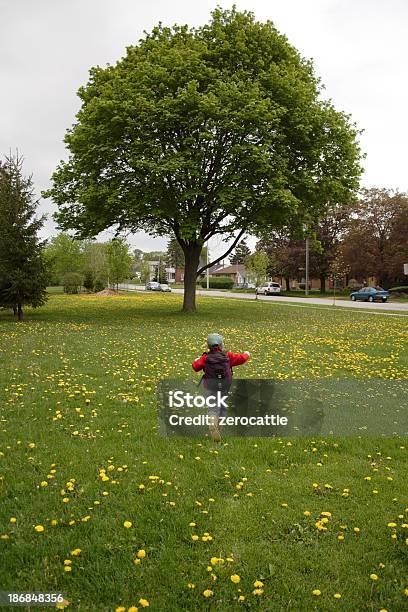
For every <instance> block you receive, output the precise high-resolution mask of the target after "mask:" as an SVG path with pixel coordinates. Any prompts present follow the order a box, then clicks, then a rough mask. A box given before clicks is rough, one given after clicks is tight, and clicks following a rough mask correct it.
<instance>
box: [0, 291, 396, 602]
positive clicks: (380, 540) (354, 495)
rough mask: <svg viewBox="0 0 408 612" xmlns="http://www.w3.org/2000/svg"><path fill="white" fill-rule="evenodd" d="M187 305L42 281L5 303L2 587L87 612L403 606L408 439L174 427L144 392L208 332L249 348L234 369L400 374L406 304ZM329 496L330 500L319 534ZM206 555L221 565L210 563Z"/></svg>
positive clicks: (0, 375) (1, 343) (150, 392)
mask: <svg viewBox="0 0 408 612" xmlns="http://www.w3.org/2000/svg"><path fill="white" fill-rule="evenodd" d="M198 303H199V312H198V314H197V315H195V316H183V315H182V314H181V313H180V312H179V308H180V304H181V296H176V295H161V294H155V293H150V292H146V294H144V293H140V294H135V295H121V296H118V297H113V298H98V297H96V296H88V295H80V296H66V295H51V296H50V300H49V302H48V304H47V305H46V306H45V307H44V308H41V309H38V310H35V311H33V310H27V313H26V315H27V316H26V321H25V322H24V323H22V324H18V323H17V324H16V323H15V322H14V321H13V320H12V316H11V314H10V313H9V312H6V311H4V312H0V362H1V371H0V402H1V407H2V408H1V422H0V495H1V504H0V534H1V536H2V537H1V539H0V590H7V589H9V590H13V591H35V590H41V591H56V590H60V591H63V592H66V593H67V594H68V598H69V601H71V602H72V603H71V604H70V606H69V608H68V610H70V609H73V610H86V611H88V610H89V611H98V612H99V611H102V612H104V611H111V610H115V609H116V608H117V607H118V606H124V607H125V609H126V610H127V609H128V607H130V606H131V605H135V606H138V607H139V609H140V604H138V601H139V599H140V598H144V599H146V600H148V601H149V603H150V609H152V610H160V611H164V610H166V611H167V610H169V611H172V612H173V611H178V610H189V611H190V610H191V611H195V610H220V611H229V610H238V609H240V608H243V609H245V610H247V609H256V610H264V611H271V610H273V611H281V610H282V611H284V610H285V611H286V610H293V611H296V612H299V611H309V610H310V611H314V610H317V611H321V612H323V611H324V612H326V611H331V610H347V611H350V612H356V611H362V610H367V611H379V610H381V609H382V608H384V609H387V610H388V611H389V612H396V611H399V610H402V609H404V606H406V604H407V602H408V597H407V596H406V595H404V589H405V588H407V587H408V580H407V551H408V546H406V545H405V538H407V537H408V533H407V532H408V530H407V529H406V528H404V527H401V525H402V524H406V523H407V522H408V514H407V506H408V500H407V497H406V494H407V490H408V486H407V484H408V475H407V448H408V446H407V442H406V440H404V439H360V440H351V439H337V440H333V439H319V438H316V439H314V440H310V439H302V438H298V439H287V438H282V439H276V438H275V439H251V438H247V439H231V438H230V439H228V442H225V441H224V442H222V443H221V444H218V445H216V444H214V443H212V442H211V440H209V439H207V438H205V439H202V440H197V439H178V440H175V439H171V440H169V439H165V438H160V437H159V436H158V434H157V420H156V411H155V394H154V389H155V383H156V381H157V380H159V379H160V378H162V377H188V378H191V377H192V370H191V365H190V364H191V361H192V360H193V359H194V358H195V357H196V356H197V355H200V354H201V353H202V352H203V350H204V349H205V337H206V335H207V333H208V332H209V331H214V330H217V331H220V332H221V333H222V334H223V335H224V336H225V338H226V343H227V348H228V349H231V350H235V351H243V350H250V351H251V360H250V361H249V362H248V364H246V365H245V366H243V367H241V368H237V369H236V375H237V376H241V377H242V376H245V377H255V378H265V377H276V378H279V379H291V378H301V377H304V378H307V377H320V376H329V377H335V376H346V377H351V378H361V379H364V380H366V379H367V378H369V377H374V378H384V379H391V378H405V379H406V378H407V373H408V354H407V341H408V337H407V325H406V320H405V319H404V318H403V317H387V316H382V315H378V316H376V317H373V316H370V315H369V314H366V313H364V312H359V313H358V316H357V315H356V313H354V312H349V311H348V310H346V311H345V310H330V309H323V308H322V309H312V308H306V307H299V308H297V307H293V306H292V307H288V306H285V305H282V304H281V305H278V304H276V303H269V302H268V303H265V302H257V303H255V302H252V301H251V302H250V303H246V302H245V301H242V302H241V301H234V300H221V299H220V300H215V299H210V298H204V297H202V298H199V299H198ZM193 376H194V375H193ZM58 415H60V417H59V416H58ZM33 444H34V445H35V446H34V447H30V445H31V446H32V445H33ZM53 464H55V466H53ZM52 466H53V467H52ZM109 466H112V467H111V468H110V467H109ZM101 469H102V470H103V469H104V470H106V472H105V473H106V474H107V475H108V476H109V480H106V481H103V480H102V479H101V474H102V475H103V473H104V472H103V471H102V472H101V471H100V470H101ZM52 470H55V472H53V471H52ZM151 476H153V477H158V478H153V479H152V478H149V477H151ZM365 477H371V480H366V479H365ZM70 479H75V481H74V482H73V485H74V486H73V490H72V491H69V490H68V489H69V487H68V488H67V483H68V482H69V480H70ZM41 482H47V483H48V486H46V487H42V486H41ZM141 484H142V485H144V487H145V488H144V489H139V485H141ZM315 484H317V485H318V486H317V487H316V486H314V485H315ZM237 485H238V487H237ZM326 485H330V487H331V488H330V487H329V486H326ZM344 489H348V490H349V493H348V494H347V491H346V492H344ZM61 491H65V493H61ZM373 491H377V493H374V492H373ZM104 492H105V493H107V494H108V495H104ZM249 494H251V495H249ZM64 498H67V499H68V500H69V501H68V503H64V502H63V499H64ZM96 502H99V503H96ZM286 504H287V505H286ZM305 511H308V512H310V516H305V515H304V512H305ZM323 511H326V512H330V513H331V515H332V516H331V518H329V521H328V523H327V531H321V532H319V531H318V529H317V528H316V527H315V523H316V521H317V519H318V518H319V516H320V513H321V512H323ZM404 516H405V518H402V517H404ZM12 517H14V518H16V522H15V523H10V518H12ZM87 517H89V518H87ZM84 519H86V520H84ZM52 520H54V521H57V524H56V525H54V526H53V525H52V523H51V521H52ZM126 520H129V521H131V522H132V527H131V528H130V529H125V528H124V526H123V523H124V521H126ZM72 521H74V522H73V523H72ZM70 522H71V523H72V524H70ZM192 522H193V523H195V526H194V527H193V526H189V523H192ZM389 522H395V523H396V524H397V527H396V528H395V529H394V528H392V527H387V524H388V523H389ZM36 525H43V526H44V532H43V533H36V531H35V530H34V527H35V526H36ZM355 527H356V528H359V529H360V532H358V533H356V532H354V530H353V529H354V528H355ZM342 532H344V533H345V539H344V541H340V540H338V535H339V534H340V533H342ZM205 533H208V534H210V537H211V538H212V539H211V540H208V539H207V540H206V541H203V540H202V536H203V535H204V534H205ZM394 533H395V535H396V536H397V537H396V539H392V537H391V536H392V534H394ZM192 535H198V536H199V539H198V540H197V541H194V540H193V539H192ZM5 536H6V537H5ZM75 548H80V549H81V553H80V555H79V556H73V555H70V551H72V550H73V549H75ZM141 549H143V550H145V551H146V557H145V558H144V559H142V560H141V563H140V564H138V565H135V564H134V563H133V560H134V559H135V558H136V554H137V551H138V550H141ZM213 557H217V558H222V559H224V563H223V564H222V565H215V566H213V571H212V572H209V571H208V570H207V568H208V567H210V566H211V562H210V560H211V558H213ZM69 559H71V560H72V564H71V566H72V571H71V572H69V573H68V572H64V569H63V568H64V560H69ZM227 559H231V560H230V561H228V560H227ZM380 564H384V566H385V567H382V566H381V565H380ZM373 573H374V574H377V575H378V580H377V581H373V580H371V579H370V574H373ZM233 574H238V575H239V576H240V578H241V581H240V583H239V584H233V582H232V581H231V579H230V576H231V575H233ZM213 576H215V577H216V580H215V579H214V577H213ZM255 580H261V581H262V582H263V583H264V587H263V593H262V594H260V595H253V594H252V591H253V590H254V586H253V583H254V581H255ZM189 583H192V584H194V585H195V588H189V587H188V586H187V585H188V584H189ZM205 589H211V590H212V591H213V595H212V596H211V597H210V598H208V599H206V598H205V597H204V596H203V594H202V593H203V592H204V590H205ZM239 589H241V590H240V591H239ZM314 589H319V590H320V591H321V595H320V596H318V597H317V596H313V595H312V591H313V590H314ZM335 593H340V594H341V596H342V597H341V599H340V600H336V599H335V598H334V594H335ZM239 595H242V596H244V597H245V598H246V599H245V601H243V602H241V603H238V601H237V597H238V596H239Z"/></svg>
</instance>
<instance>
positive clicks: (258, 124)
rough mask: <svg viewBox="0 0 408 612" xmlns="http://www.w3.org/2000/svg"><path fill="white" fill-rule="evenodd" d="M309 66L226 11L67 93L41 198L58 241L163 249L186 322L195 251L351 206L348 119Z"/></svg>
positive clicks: (156, 38)
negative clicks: (129, 234) (180, 283)
mask: <svg viewBox="0 0 408 612" xmlns="http://www.w3.org/2000/svg"><path fill="white" fill-rule="evenodd" d="M320 93H321V86H320V84H319V80H318V78H317V77H316V76H315V74H314V70H313V66H312V63H311V62H310V61H306V60H305V59H303V58H302V57H301V56H300V54H299V53H298V52H297V51H296V49H295V48H294V47H293V46H291V45H290V44H289V43H288V41H287V39H286V37H285V36H283V35H281V34H280V33H279V32H278V31H277V30H276V28H275V27H274V25H273V23H271V22H270V21H268V22H266V23H261V22H258V21H256V20H255V17H254V15H253V14H252V13H249V12H238V11H237V10H236V9H235V8H232V9H231V10H222V9H220V8H217V9H216V10H215V11H214V12H213V13H212V19H211V21H210V22H209V23H208V24H206V25H204V26H202V27H198V28H189V27H188V26H177V25H176V26H174V27H173V28H168V27H164V26H162V25H161V24H160V25H159V26H157V27H155V28H153V30H152V31H151V32H150V33H146V35H145V37H144V38H143V39H142V40H140V41H139V44H138V45H136V46H130V47H128V48H127V53H126V55H125V57H124V58H122V59H121V60H119V61H118V62H117V64H116V65H115V66H110V65H108V66H107V67H105V68H101V67H95V68H92V69H91V71H90V78H89V82H88V83H87V85H86V86H84V87H81V88H80V89H79V92H78V95H79V97H80V99H81V101H82V106H81V109H80V110H79V112H78V114H77V121H76V123H75V124H74V125H73V127H72V128H70V129H69V130H68V131H67V134H66V136H65V142H66V145H67V147H68V150H69V153H70V155H69V158H68V160H67V161H62V162H61V163H60V165H59V167H58V168H57V170H56V171H55V173H54V174H53V177H52V187H51V188H50V189H49V190H48V191H47V192H45V194H44V195H45V196H47V197H51V198H53V200H54V201H55V202H56V203H57V205H58V207H59V212H58V214H57V216H56V218H57V220H58V223H59V224H60V226H61V227H62V228H65V229H68V228H71V229H75V230H76V231H77V233H78V235H81V236H82V237H84V236H93V235H96V234H98V233H99V232H100V231H102V230H104V229H106V228H108V227H111V226H116V228H117V231H121V230H122V229H125V228H126V229H128V230H129V229H130V230H132V231H139V230H145V231H147V232H149V233H151V234H152V235H172V236H174V237H175V238H176V239H177V241H178V243H179V244H180V246H181V248H182V249H183V252H184V256H185V280H184V282H185V292H184V310H185V311H194V310H195V281H196V278H197V275H198V274H199V273H201V272H202V271H203V270H204V268H205V266H201V268H199V256H200V253H201V250H202V248H203V245H204V243H205V242H206V241H207V240H208V239H209V238H211V237H212V236H214V235H216V234H222V235H229V236H231V235H232V236H235V240H234V241H233V243H232V245H230V246H229V248H227V249H226V252H225V253H224V254H223V255H222V256H220V257H219V258H217V259H216V260H214V261H212V262H209V264H208V265H212V264H214V263H216V262H217V261H220V260H221V259H223V258H224V257H226V256H227V255H228V254H229V252H230V251H231V250H232V249H233V248H234V246H235V244H237V242H238V241H239V240H240V238H241V237H242V235H243V234H244V233H245V232H247V231H256V229H257V228H260V227H265V226H277V225H280V224H281V223H282V222H286V221H287V220H288V218H289V217H292V218H294V217H296V218H297V219H299V220H300V219H301V218H302V217H303V216H304V215H306V214H307V215H308V216H309V217H311V216H315V215H318V214H319V212H320V211H321V209H322V206H323V205H324V203H325V202H327V201H328V200H331V201H336V202H346V201H349V200H350V198H351V196H352V194H353V191H354V190H355V189H356V188H357V185H358V177H359V174H360V171H361V169H360V166H359V158H360V151H359V147H358V145H357V142H356V139H357V130H356V128H355V126H354V125H353V124H352V123H351V121H350V118H349V117H348V116H347V115H345V114H344V113H342V112H338V111H336V110H335V109H334V107H333V105H332V104H331V103H330V102H328V101H324V100H322V99H321V97H320Z"/></svg>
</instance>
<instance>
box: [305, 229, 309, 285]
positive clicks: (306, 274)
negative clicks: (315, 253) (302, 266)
mask: <svg viewBox="0 0 408 612" xmlns="http://www.w3.org/2000/svg"><path fill="white" fill-rule="evenodd" d="M305 276H306V279H305V281H306V282H305V295H309V237H308V236H306V272H305Z"/></svg>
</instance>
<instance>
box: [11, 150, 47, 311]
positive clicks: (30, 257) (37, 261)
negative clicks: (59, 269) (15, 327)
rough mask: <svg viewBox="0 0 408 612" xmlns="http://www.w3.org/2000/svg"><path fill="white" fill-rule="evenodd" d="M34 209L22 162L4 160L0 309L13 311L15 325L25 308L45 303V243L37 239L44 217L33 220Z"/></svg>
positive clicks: (13, 159)
mask: <svg viewBox="0 0 408 612" xmlns="http://www.w3.org/2000/svg"><path fill="white" fill-rule="evenodd" d="M37 206H38V200H36V199H35V196H34V188H33V182H32V178H31V176H29V177H26V176H24V174H23V159H22V158H21V157H20V156H19V155H18V154H17V155H15V156H13V155H10V156H8V157H6V158H5V163H4V164H0V306H4V307H8V308H13V310H14V313H15V314H16V315H17V317H18V320H19V321H21V320H22V319H23V306H24V305H25V304H27V305H30V306H33V307H34V308H36V307H37V306H42V305H43V304H44V303H45V302H46V299H47V294H46V287H47V280H48V271H47V268H46V264H45V259H44V245H45V242H43V241H41V240H40V239H39V238H38V231H39V230H40V229H41V227H42V226H43V224H44V217H37V216H36V213H37Z"/></svg>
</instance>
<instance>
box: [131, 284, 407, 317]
mask: <svg viewBox="0 0 408 612" xmlns="http://www.w3.org/2000/svg"><path fill="white" fill-rule="evenodd" d="M119 289H123V290H125V291H145V288H144V287H143V286H142V285H125V284H123V285H119ZM172 292H173V293H181V294H182V293H184V289H172ZM197 295H205V296H208V297H222V298H234V299H239V300H254V299H255V296H254V294H253V293H233V292H231V291H206V290H205V289H197ZM258 299H259V300H262V301H266V302H274V303H279V302H281V303H285V304H286V303H294V304H303V305H310V304H313V305H319V306H333V299H332V298H318V297H310V298H302V297H285V296H277V295H273V296H263V295H260V296H258ZM335 305H336V306H340V307H341V308H357V309H360V310H361V309H364V310H370V311H374V312H378V311H380V312H384V311H385V312H386V311H387V310H392V311H394V312H395V311H397V312H404V313H408V304H405V303H401V302H386V303H385V304H382V303H378V302H373V303H369V302H352V301H351V300H350V301H349V300H336V303H335Z"/></svg>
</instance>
